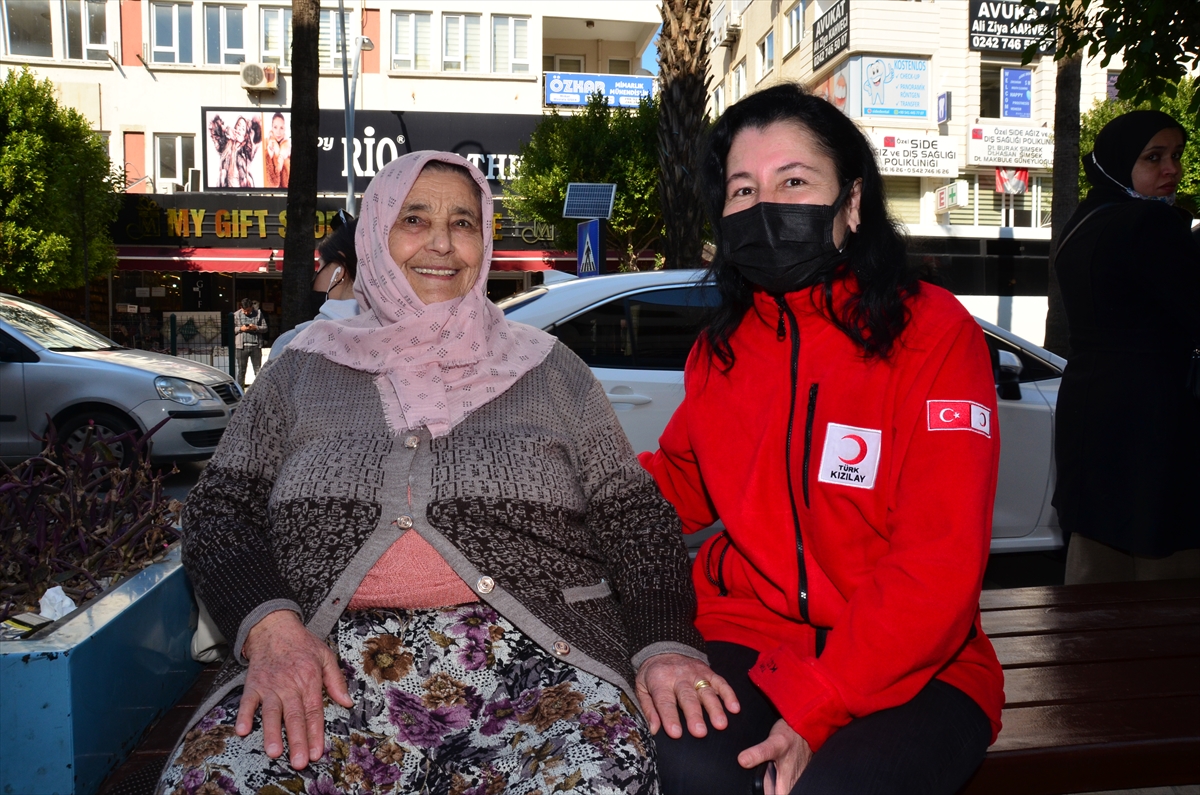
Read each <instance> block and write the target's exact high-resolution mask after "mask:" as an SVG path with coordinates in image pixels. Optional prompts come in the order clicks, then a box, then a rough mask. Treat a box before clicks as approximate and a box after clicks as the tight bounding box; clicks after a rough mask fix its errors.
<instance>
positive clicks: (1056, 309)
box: [1043, 55, 1082, 356]
mask: <svg viewBox="0 0 1200 795" xmlns="http://www.w3.org/2000/svg"><path fill="white" fill-rule="evenodd" d="M1081 64H1082V56H1080V55H1073V56H1071V57H1070V58H1064V59H1062V60H1061V61H1059V62H1058V75H1057V77H1056V78H1055V82H1054V196H1053V198H1052V199H1051V202H1050V234H1051V241H1050V274H1049V275H1050V279H1049V284H1048V285H1047V291H1046V303H1047V308H1046V341H1045V343H1044V346H1043V347H1045V348H1046V350H1048V351H1053V352H1054V353H1057V354H1059V355H1060V356H1067V355H1069V354H1070V342H1069V340H1068V331H1069V330H1068V328H1067V311H1066V309H1065V308H1064V307H1063V302H1062V292H1061V291H1060V290H1059V289H1058V275H1057V273H1056V272H1055V270H1054V258H1055V257H1056V256H1057V255H1058V241H1059V239H1060V238H1061V237H1062V230H1063V227H1064V226H1066V224H1067V221H1068V220H1070V218H1071V216H1072V215H1074V214H1075V210H1076V208H1078V207H1079V68H1080V65H1081Z"/></svg>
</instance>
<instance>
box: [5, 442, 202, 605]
mask: <svg viewBox="0 0 1200 795" xmlns="http://www.w3.org/2000/svg"><path fill="white" fill-rule="evenodd" d="M158 427H161V425H160V426H157V427H155V428H153V429H151V431H150V432H149V433H147V434H146V435H145V436H142V437H140V438H138V437H137V436H135V435H134V434H132V433H129V434H123V435H121V436H115V437H112V438H108V439H98V438H96V437H95V434H94V433H93V429H91V428H89V429H88V430H87V432H86V434H85V436H84V439H83V443H82V444H80V445H77V446H67V445H65V444H61V443H60V442H59V440H58V439H57V436H56V433H55V430H54V427H53V425H51V427H50V430H49V432H48V434H47V437H46V439H45V443H46V444H45V448H44V450H43V452H42V453H41V454H40V455H38V456H35V457H33V458H30V459H28V460H26V461H24V462H22V463H20V464H17V465H16V466H15V467H11V468H10V467H8V466H6V465H4V464H0V560H3V561H4V562H3V564H2V566H0V621H3V620H5V619H8V618H9V617H10V616H12V615H15V614H19V613H22V612H26V611H31V612H34V613H36V612H37V610H38V602H39V600H40V599H41V598H42V596H43V595H44V594H45V592H46V591H47V590H48V589H49V588H52V587H54V586H56V585H61V586H62V588H63V591H64V592H65V593H66V594H67V595H68V596H71V597H72V598H73V599H74V600H75V602H76V603H77V604H81V603H83V602H85V601H87V600H89V599H92V598H94V597H96V596H98V595H100V593H101V592H103V591H105V590H106V589H107V588H109V587H110V586H112V585H113V584H115V583H117V582H119V581H120V580H122V579H124V578H125V577H128V576H129V575H131V574H133V573H136V572H137V571H140V570H141V569H142V568H144V567H145V566H146V565H148V564H149V563H152V562H153V561H155V560H157V559H159V558H161V556H162V554H163V553H164V552H165V551H166V549H167V547H169V546H170V544H171V543H173V542H174V541H176V540H177V539H178V538H179V531H178V530H177V528H176V526H175V523H176V520H177V518H178V515H179V510H180V508H181V506H180V504H179V502H178V501H177V500H173V499H170V498H168V497H166V496H165V495H164V494H163V483H162V481H163V477H164V473H163V472H161V471H156V470H155V469H154V468H153V467H151V465H150V463H149V460H148V458H147V456H146V455H145V453H146V450H147V440H148V439H149V438H150V436H151V435H152V434H153V433H154V431H156V430H157V429H158ZM129 445H132V446H133V447H134V450H135V455H134V456H133V463H132V464H131V465H130V466H129V467H126V468H122V467H120V466H119V465H118V456H116V455H115V454H114V452H113V449H114V448H116V449H118V450H120V449H121V447H122V446H129ZM73 447H77V449H73ZM166 474H172V473H166Z"/></svg>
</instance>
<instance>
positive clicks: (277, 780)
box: [158, 602, 658, 795]
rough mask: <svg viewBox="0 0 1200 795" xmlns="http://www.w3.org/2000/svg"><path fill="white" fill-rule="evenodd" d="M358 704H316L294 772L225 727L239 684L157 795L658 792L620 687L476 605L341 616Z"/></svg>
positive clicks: (645, 744) (232, 716)
mask: <svg viewBox="0 0 1200 795" xmlns="http://www.w3.org/2000/svg"><path fill="white" fill-rule="evenodd" d="M329 643H330V645H331V646H332V647H333V648H334V649H335V650H336V651H337V653H338V657H339V659H340V660H341V666H342V672H343V673H344V674H345V676H346V680H347V683H348V685H349V689H350V697H351V698H352V699H354V707H353V708H351V709H346V708H345V707H342V706H340V705H338V704H337V703H335V702H333V701H331V700H330V699H329V698H328V697H326V699H325V755H324V756H323V757H321V759H320V760H318V761H317V762H312V763H310V764H309V765H308V766H307V767H306V768H304V769H303V770H293V769H292V768H291V766H290V765H289V764H288V761H287V760H288V754H287V750H286V749H285V750H284V753H283V755H282V756H280V757H279V758H278V759H270V758H269V757H267V755H266V753H265V752H264V751H263V735H262V718H261V714H260V715H258V716H256V717H255V720H254V729H253V731H251V733H250V734H249V735H248V736H246V737H238V736H237V734H236V733H235V731H234V724H235V723H236V721H237V708H238V702H239V701H240V699H241V692H242V691H241V688H238V689H236V690H234V691H233V692H231V693H230V694H229V695H228V696H227V697H226V698H225V699H224V700H223V701H222V702H221V703H220V704H218V705H217V706H216V707H213V709H212V710H210V711H209V712H208V714H207V715H205V716H204V717H203V718H202V719H201V720H200V721H199V723H197V724H196V725H195V726H194V727H193V728H192V729H191V731H189V732H188V733H187V736H186V737H185V738H184V741H183V743H182V744H181V745H180V747H179V749H178V750H177V751H176V753H175V756H174V758H173V759H172V760H171V762H170V764H168V765H167V768H166V770H164V771H163V776H162V779H161V780H160V782H159V790H158V791H159V793H161V794H162V795H222V793H239V794H240V793H259V794H261V795H299V794H300V793H303V794H304V795H337V794H340V793H346V794H347V795H358V793H372V795H382V794H383V793H422V795H424V794H425V793H429V794H431V795H432V794H433V793H438V794H440V793H450V795H499V793H505V794H506V795H550V793H552V792H570V793H580V795H582V794H583V793H614V794H615V793H621V795H625V794H626V793H645V794H646V795H654V794H655V793H657V792H658V780H657V777H656V775H655V770H654V743H653V742H652V741H651V739H650V733H649V731H648V728H647V726H646V723H645V720H644V718H643V717H642V716H641V714H640V713H639V712H638V711H637V709H636V708H635V707H634V705H633V704H632V703H631V702H630V701H629V699H628V698H627V697H626V696H625V694H624V693H623V692H622V691H621V690H620V688H618V687H616V686H615V685H612V684H610V683H608V682H605V681H604V680H602V679H599V678H597V677H595V676H593V675H592V674H589V673H587V672H585V671H581V670H579V669H578V668H575V667H574V666H572V665H569V664H568V663H565V662H563V661H561V660H559V659H557V658H555V657H554V656H553V655H550V654H548V653H547V652H545V651H544V650H543V649H542V648H541V647H540V646H538V645H537V644H536V643H534V642H533V641H532V640H531V639H530V638H528V637H527V636H526V635H525V634H524V633H522V632H521V631H520V630H518V629H516V628H515V627H514V626H513V625H512V624H511V623H509V622H508V621H507V620H505V619H504V618H503V617H502V616H500V615H499V614H498V613H496V612H495V611H494V610H492V609H491V608H490V607H488V606H487V605H485V604H482V603H478V602H476V603H472V604H466V605H459V606H456V607H449V608H439V609H431V610H360V611H348V612H346V613H345V614H343V615H342V617H341V619H339V620H338V623H337V625H336V626H335V627H334V629H333V631H332V632H331V633H330V635H329Z"/></svg>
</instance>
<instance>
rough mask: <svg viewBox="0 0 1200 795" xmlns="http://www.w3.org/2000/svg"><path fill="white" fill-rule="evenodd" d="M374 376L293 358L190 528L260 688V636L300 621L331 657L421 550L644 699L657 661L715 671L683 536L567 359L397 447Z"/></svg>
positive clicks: (563, 651) (199, 496)
mask: <svg viewBox="0 0 1200 795" xmlns="http://www.w3.org/2000/svg"><path fill="white" fill-rule="evenodd" d="M382 412H383V410H382V405H381V402H380V399H379V392H378V390H377V388H376V386H375V384H374V381H373V378H372V376H371V375H369V374H367V373H363V372H360V371H357V370H352V369H350V368H347V367H343V366H341V365H338V364H334V363H332V362H330V361H328V360H327V359H325V358H324V357H322V356H320V355H317V354H311V353H300V352H296V351H288V352H286V353H285V354H284V355H283V356H282V357H281V358H280V359H278V360H277V361H275V362H273V363H272V364H271V365H270V367H268V368H266V369H265V370H264V371H263V374H262V376H261V377H260V378H258V379H257V380H256V381H255V384H254V386H253V388H252V389H251V390H250V391H249V392H248V393H247V395H246V398H245V400H243V402H242V404H241V406H240V407H239V408H238V410H237V412H236V413H235V414H234V416H233V418H232V420H231V421H230V423H229V427H228V429H227V430H226V432H225V437H224V438H223V439H222V441H221V445H220V447H219V448H218V449H217V452H216V454H215V455H214V456H213V458H212V460H211V461H210V462H209V464H208V466H207V467H206V469H205V471H204V475H203V477H201V479H200V481H199V483H198V484H197V485H196V487H195V488H193V489H192V492H191V495H190V496H189V497H188V500H187V505H186V507H185V508H184V511H183V563H184V566H185V568H186V569H187V572H188V575H189V577H190V578H191V580H192V583H193V585H194V586H195V589H196V593H197V594H198V595H199V596H200V598H201V599H202V600H203V601H204V603H205V606H206V607H207V608H208V610H209V612H210V613H211V615H212V617H213V619H214V620H215V621H216V623H217V626H218V627H219V628H220V629H221V632H222V633H223V634H224V635H225V637H227V638H233V639H235V640H234V644H233V652H234V653H233V654H232V655H231V657H230V659H229V660H228V661H227V662H226V663H225V665H224V667H223V668H222V669H221V672H220V674H219V675H218V677H217V681H216V684H215V685H214V687H213V690H212V691H211V692H210V694H209V697H208V698H207V699H205V702H204V703H203V704H202V705H201V706H200V709H199V712H198V715H200V714H204V713H205V712H207V710H208V709H210V708H211V707H212V706H213V705H214V704H216V703H217V701H218V700H219V699H221V698H223V697H224V696H225V695H226V694H227V693H228V692H229V691H230V690H232V689H233V688H234V687H237V686H239V685H240V684H241V683H242V682H243V681H244V677H245V672H246V667H245V663H246V661H245V659H244V658H243V657H242V656H241V649H242V644H243V643H244V642H245V639H246V634H247V632H249V630H250V628H251V627H253V626H254V625H255V624H256V623H257V622H258V621H259V620H261V619H262V618H263V617H264V616H265V615H266V614H267V613H269V612H271V611H273V610H279V609H290V610H293V611H295V612H297V613H298V614H300V616H301V617H302V618H303V620H304V622H305V624H306V625H307V626H308V628H309V629H310V630H312V631H313V632H314V633H315V634H316V635H317V636H318V637H322V638H323V637H325V636H326V635H327V634H328V633H329V632H330V630H331V629H332V628H333V626H334V624H335V623H336V622H337V619H338V617H339V616H340V615H341V614H342V612H343V610H344V609H345V607H346V605H347V604H348V603H349V601H350V598H351V597H352V596H353V594H354V591H355V589H356V588H357V587H358V584H359V583H360V582H361V581H362V579H363V577H364V576H365V575H366V573H367V571H368V569H370V568H371V566H372V565H373V564H374V563H375V562H376V561H377V560H378V559H379V557H380V556H381V555H382V554H383V553H384V551H385V550H387V548H388V547H389V546H391V544H392V543H393V542H394V541H395V540H396V539H398V538H399V537H400V536H401V535H402V534H403V533H405V532H409V528H411V531H412V532H416V533H420V535H421V537H422V538H424V539H425V540H426V541H428V542H429V543H430V544H432V545H433V547H434V548H435V549H436V550H437V551H438V552H439V553H440V554H441V555H442V557H443V558H445V559H446V561H447V562H448V563H449V564H450V566H451V567H452V568H453V569H454V571H455V572H457V574H458V576H460V577H461V578H462V579H463V580H464V581H465V582H466V583H467V584H468V585H470V586H471V587H472V588H473V589H474V590H475V592H476V593H477V594H478V596H479V598H480V599H481V600H483V601H485V602H487V603H488V604H490V605H491V606H492V607H494V608H495V609H496V610H497V611H499V612H500V613H501V614H502V615H504V616H505V617H506V618H507V619H508V620H510V621H512V622H513V624H515V625H516V626H517V627H519V628H520V629H521V630H522V631H523V632H525V633H526V634H527V635H529V636H530V637H531V638H532V639H533V640H534V641H536V642H537V643H538V644H539V645H540V646H542V647H543V648H544V649H546V650H547V651H549V652H550V653H551V654H555V655H557V656H558V657H559V658H561V659H563V660H565V661H567V662H569V663H571V664H573V665H575V666H577V667H578V668H581V669H583V670H585V671H589V672H591V673H593V674H595V675H596V676H598V677H600V678H602V679H604V680H606V681H608V682H611V683H613V684H615V685H618V686H620V687H621V688H623V689H624V690H625V692H626V693H628V694H629V695H630V696H631V697H633V698H634V702H635V703H636V697H634V690H633V680H634V671H635V669H636V668H637V666H638V665H640V664H641V662H642V661H643V660H645V659H646V658H647V657H650V656H652V655H654V654H659V653H663V652H677V653H680V654H684V655H687V656H691V657H696V658H699V659H704V654H703V652H702V649H703V648H704V645H703V640H702V639H701V637H700V635H699V633H698V632H697V631H696V629H695V627H694V626H693V624H692V620H693V617H694V612H695V596H694V594H693V591H692V585H691V581H690V579H689V576H688V558H687V554H686V552H685V550H684V546H683V542H682V537H681V535H680V526H679V519H678V517H677V516H676V514H675V511H674V509H673V508H672V507H671V506H670V504H668V503H667V502H666V500H664V499H663V498H662V496H661V495H660V494H659V492H658V489H657V487H656V486H655V485H654V482H653V480H652V479H651V478H650V476H649V475H648V474H647V473H646V472H645V471H644V470H643V469H642V467H641V466H640V465H639V464H638V461H637V458H636V457H635V456H634V454H633V450H632V448H631V447H630V445H629V442H628V440H627V439H626V438H625V435H624V433H623V432H622V430H621V427H620V425H618V423H617V420H616V416H615V415H614V413H613V410H612V407H611V406H610V405H609V402H608V400H607V398H606V396H605V394H604V389H603V387H602V386H601V385H600V383H599V382H598V381H596V379H595V377H594V376H593V375H592V373H591V371H590V370H589V369H588V368H587V366H586V365H584V364H583V362H582V361H580V360H579V358H578V357H576V356H575V354H573V353H571V352H570V350H568V349H567V348H566V347H565V346H563V345H562V344H561V343H559V344H556V345H555V347H554V349H553V351H552V352H551V353H550V355H549V356H548V357H547V358H546V360H545V361H544V362H543V363H542V364H541V365H539V366H538V367H536V368H534V369H533V370H531V371H530V372H528V373H527V374H525V376H523V377H522V378H521V379H520V380H519V381H517V383H516V384H514V385H513V386H512V387H511V388H509V389H508V390H507V391H506V392H505V393H504V394H502V395H500V396H499V397H497V398H495V399H493V400H491V401H490V402H488V403H486V404H484V405H483V406H481V407H480V408H479V409H477V410H476V411H475V412H473V413H472V414H470V415H469V416H468V417H467V418H466V419H465V420H464V421H463V422H462V423H460V424H459V425H458V426H456V427H455V428H454V429H453V430H452V431H451V432H450V433H449V434H448V435H446V436H443V437H440V438H438V439H431V437H430V435H429V432H428V431H427V430H426V429H425V428H421V429H420V430H419V431H414V432H411V433H407V434H401V435H400V436H396V435H394V434H393V433H391V432H390V431H389V429H388V427H387V424H386V422H385V419H384V416H383V413H382Z"/></svg>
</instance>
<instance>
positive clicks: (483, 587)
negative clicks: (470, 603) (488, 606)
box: [475, 576, 496, 593]
mask: <svg viewBox="0 0 1200 795" xmlns="http://www.w3.org/2000/svg"><path fill="white" fill-rule="evenodd" d="M495 588H496V581H495V580H493V579H492V578H491V577H486V576H485V577H480V578H479V582H477V583H475V590H477V591H479V592H480V593H491V592H492V591H493V590H494V589H495Z"/></svg>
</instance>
